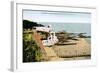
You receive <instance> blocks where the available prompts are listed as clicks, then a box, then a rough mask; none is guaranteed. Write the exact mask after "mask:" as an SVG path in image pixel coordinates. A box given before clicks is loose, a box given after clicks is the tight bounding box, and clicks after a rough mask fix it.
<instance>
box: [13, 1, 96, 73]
mask: <svg viewBox="0 0 100 73" xmlns="http://www.w3.org/2000/svg"><path fill="white" fill-rule="evenodd" d="M11 9H12V10H11V14H12V17H11V20H12V21H11V24H12V25H11V29H12V35H11V38H12V43H11V44H12V47H11V54H12V55H11V70H13V71H20V70H22V71H23V70H34V69H49V68H50V69H54V68H66V67H80V66H94V65H96V59H97V57H96V49H97V47H96V46H95V36H93V34H95V31H96V27H95V26H96V25H97V23H96V8H95V7H84V6H80V7H77V6H65V5H64V6H61V5H45V4H44V5H41V4H34V3H32V2H31V3H30V2H29V3H27V2H26V3H25V2H12V3H11ZM23 9H30V10H48V11H65V12H66V11H71V12H89V13H91V20H92V21H91V29H92V30H91V35H92V39H91V42H92V43H91V49H92V50H91V55H92V56H91V60H77V61H76V60H74V61H61V62H58V61H57V62H39V63H22V40H21V39H22V25H21V24H22V11H23Z"/></svg>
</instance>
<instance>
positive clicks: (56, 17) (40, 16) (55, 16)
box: [23, 10, 91, 23]
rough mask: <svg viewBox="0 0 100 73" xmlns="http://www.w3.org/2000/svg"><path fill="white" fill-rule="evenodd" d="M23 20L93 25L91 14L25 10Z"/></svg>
mask: <svg viewBox="0 0 100 73" xmlns="http://www.w3.org/2000/svg"><path fill="white" fill-rule="evenodd" d="M23 19H27V20H31V21H35V22H59V23H91V14H90V13H79V12H78V13H76V12H50V11H32V10H23Z"/></svg>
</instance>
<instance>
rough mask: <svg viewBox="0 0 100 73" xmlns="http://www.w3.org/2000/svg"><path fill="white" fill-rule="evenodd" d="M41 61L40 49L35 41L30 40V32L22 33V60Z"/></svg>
mask: <svg viewBox="0 0 100 73" xmlns="http://www.w3.org/2000/svg"><path fill="white" fill-rule="evenodd" d="M39 61H41V51H40V48H39V46H38V45H37V43H36V42H35V41H34V40H32V33H26V34H23V62H39Z"/></svg>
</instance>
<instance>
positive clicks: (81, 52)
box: [45, 38, 91, 61]
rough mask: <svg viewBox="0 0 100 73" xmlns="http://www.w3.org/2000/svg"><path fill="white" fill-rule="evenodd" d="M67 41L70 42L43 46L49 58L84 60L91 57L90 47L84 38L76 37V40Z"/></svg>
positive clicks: (54, 59) (55, 59)
mask: <svg viewBox="0 0 100 73" xmlns="http://www.w3.org/2000/svg"><path fill="white" fill-rule="evenodd" d="M69 41H70V42H69V43H70V44H68V42H66V45H54V46H52V47H45V50H46V52H47V54H48V57H49V60H51V61H52V60H53V61H57V60H58V61H59V60H84V59H90V58H91V47H90V44H89V43H88V42H87V41H86V39H84V38H78V41H76V40H69ZM71 43H76V44H71Z"/></svg>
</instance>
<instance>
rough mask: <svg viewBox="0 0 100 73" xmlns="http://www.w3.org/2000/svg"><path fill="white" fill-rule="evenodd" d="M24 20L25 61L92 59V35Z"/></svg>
mask: <svg viewBox="0 0 100 73" xmlns="http://www.w3.org/2000/svg"><path fill="white" fill-rule="evenodd" d="M53 28H54V27H52V25H47V26H45V25H43V24H39V23H37V22H33V21H29V20H23V62H45V61H69V60H85V59H91V41H90V39H91V36H87V35H86V32H85V33H70V32H67V31H64V30H61V31H59V32H55V31H54V29H53Z"/></svg>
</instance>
